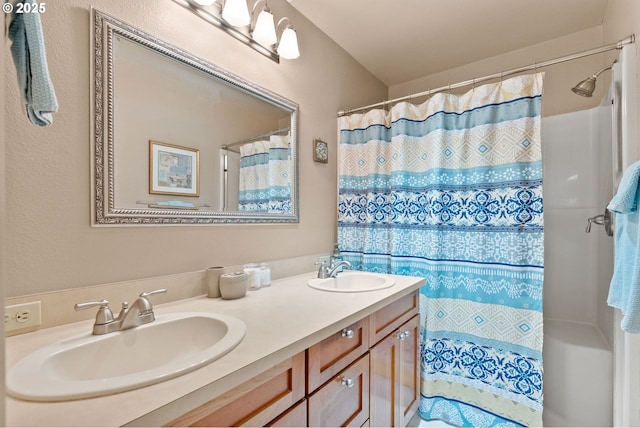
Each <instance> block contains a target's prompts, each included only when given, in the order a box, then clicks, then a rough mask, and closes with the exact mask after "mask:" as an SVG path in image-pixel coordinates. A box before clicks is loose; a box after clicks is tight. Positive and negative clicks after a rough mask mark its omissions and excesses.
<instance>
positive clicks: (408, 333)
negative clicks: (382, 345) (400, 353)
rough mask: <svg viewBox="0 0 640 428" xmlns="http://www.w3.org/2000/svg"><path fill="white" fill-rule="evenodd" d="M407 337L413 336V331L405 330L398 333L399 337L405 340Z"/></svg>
mask: <svg viewBox="0 0 640 428" xmlns="http://www.w3.org/2000/svg"><path fill="white" fill-rule="evenodd" d="M407 337H411V331H409V330H405V331H403V332H402V333H400V334H398V339H400V340H405V339H406V338H407Z"/></svg>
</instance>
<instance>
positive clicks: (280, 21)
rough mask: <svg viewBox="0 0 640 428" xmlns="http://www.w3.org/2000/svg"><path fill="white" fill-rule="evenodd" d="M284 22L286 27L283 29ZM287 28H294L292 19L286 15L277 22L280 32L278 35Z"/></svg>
mask: <svg viewBox="0 0 640 428" xmlns="http://www.w3.org/2000/svg"><path fill="white" fill-rule="evenodd" d="M283 23H285V27H284V28H283V29H282V30H280V25H282V24H283ZM287 28H293V27H292V26H291V20H290V19H289V18H287V17H286V16H285V17H283V18H280V20H279V21H278V23H277V24H276V31H277V32H278V37H281V36H282V33H284V30H286V29H287Z"/></svg>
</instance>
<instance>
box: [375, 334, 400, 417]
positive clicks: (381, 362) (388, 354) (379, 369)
mask: <svg viewBox="0 0 640 428" xmlns="http://www.w3.org/2000/svg"><path fill="white" fill-rule="evenodd" d="M399 346H400V341H399V340H398V338H397V332H394V333H392V334H390V335H388V336H387V337H386V338H384V339H383V340H382V341H381V342H380V343H378V344H377V345H376V346H374V347H373V348H371V350H370V351H369V354H370V357H371V365H370V367H371V369H370V372H369V382H371V389H370V394H371V395H370V397H369V400H370V403H371V409H370V420H369V422H370V424H371V426H372V427H392V426H396V420H397V418H396V415H397V414H398V413H399V406H398V405H397V403H396V401H397V400H396V399H395V398H396V394H397V392H396V390H397V384H398V377H399V372H400V364H399V362H398V358H399V355H400V349H399Z"/></svg>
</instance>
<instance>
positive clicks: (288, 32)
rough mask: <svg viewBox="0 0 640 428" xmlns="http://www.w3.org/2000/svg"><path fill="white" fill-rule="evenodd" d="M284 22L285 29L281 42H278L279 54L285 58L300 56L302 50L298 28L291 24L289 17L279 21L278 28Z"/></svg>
mask: <svg viewBox="0 0 640 428" xmlns="http://www.w3.org/2000/svg"><path fill="white" fill-rule="evenodd" d="M283 24H284V26H285V27H284V30H283V31H282V35H281V36H280V43H279V44H278V49H277V52H278V55H280V56H281V57H282V58H284V59H296V58H298V57H299V56H300V50H299V49H298V36H297V34H296V30H295V29H294V28H293V26H291V21H290V20H289V18H287V17H284V18H282V19H280V21H278V25H277V28H280V26H281V25H283Z"/></svg>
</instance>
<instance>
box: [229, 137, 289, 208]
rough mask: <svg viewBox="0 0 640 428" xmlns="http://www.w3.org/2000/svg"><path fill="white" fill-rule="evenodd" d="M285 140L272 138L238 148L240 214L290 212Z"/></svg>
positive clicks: (284, 138)
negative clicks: (242, 212)
mask: <svg viewBox="0 0 640 428" xmlns="http://www.w3.org/2000/svg"><path fill="white" fill-rule="evenodd" d="M289 140H290V139H289V136H279V135H272V136H271V137H270V138H269V140H262V141H255V142H253V143H247V144H243V145H242V146H240V194H239V203H238V205H239V207H238V208H239V210H240V211H250V212H268V213H278V214H290V213H291V149H290V147H289Z"/></svg>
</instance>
